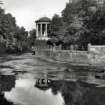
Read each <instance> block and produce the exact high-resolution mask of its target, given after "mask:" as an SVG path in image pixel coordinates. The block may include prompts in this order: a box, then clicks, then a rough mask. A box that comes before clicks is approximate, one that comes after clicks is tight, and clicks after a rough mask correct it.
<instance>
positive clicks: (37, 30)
mask: <svg viewBox="0 0 105 105" xmlns="http://www.w3.org/2000/svg"><path fill="white" fill-rule="evenodd" d="M36 37H37V38H38V37H39V25H38V24H36Z"/></svg>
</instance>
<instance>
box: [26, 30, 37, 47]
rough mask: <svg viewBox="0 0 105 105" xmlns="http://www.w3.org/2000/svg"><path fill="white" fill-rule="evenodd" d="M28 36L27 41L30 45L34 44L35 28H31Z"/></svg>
mask: <svg viewBox="0 0 105 105" xmlns="http://www.w3.org/2000/svg"><path fill="white" fill-rule="evenodd" d="M29 34H30V36H29V37H28V43H29V45H30V46H33V45H34V44H35V39H36V30H35V29H32V30H31V31H30V32H29Z"/></svg>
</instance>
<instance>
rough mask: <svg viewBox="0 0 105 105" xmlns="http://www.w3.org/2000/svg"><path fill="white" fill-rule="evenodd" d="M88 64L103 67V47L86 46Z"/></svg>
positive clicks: (104, 61)
mask: <svg viewBox="0 0 105 105" xmlns="http://www.w3.org/2000/svg"><path fill="white" fill-rule="evenodd" d="M88 51H89V55H88V58H89V60H90V62H92V63H97V64H99V63H100V64H101V65H105V45H101V46H99V45H97V46H96V45H91V44H89V45H88Z"/></svg>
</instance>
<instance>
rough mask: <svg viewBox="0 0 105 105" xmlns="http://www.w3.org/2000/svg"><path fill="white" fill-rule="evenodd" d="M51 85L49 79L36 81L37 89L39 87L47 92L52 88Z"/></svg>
mask: <svg viewBox="0 0 105 105" xmlns="http://www.w3.org/2000/svg"><path fill="white" fill-rule="evenodd" d="M50 83H51V81H50V80H49V79H45V78H42V79H41V78H39V79H37V80H36V84H35V87H37V88H39V89H41V90H47V89H49V87H50Z"/></svg>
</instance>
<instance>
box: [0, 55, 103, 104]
mask: <svg viewBox="0 0 105 105" xmlns="http://www.w3.org/2000/svg"><path fill="white" fill-rule="evenodd" d="M46 59H47V58H46ZM67 68H68V69H69V70H66V69H67ZM83 69H84V68H83ZM42 79H43V80H49V83H47V84H46V85H45V86H38V84H37V81H38V80H40V81H41V80H42ZM44 82H45V81H44ZM0 105H105V80H104V79H101V80H100V79H96V78H95V72H93V71H86V70H82V68H80V69H79V68H78V70H75V69H73V68H72V67H70V66H67V65H66V64H61V63H57V62H48V61H46V60H43V59H40V58H38V57H36V56H34V55H31V54H30V53H27V54H23V55H7V56H1V57H0Z"/></svg>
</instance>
